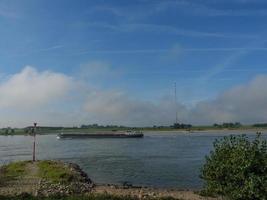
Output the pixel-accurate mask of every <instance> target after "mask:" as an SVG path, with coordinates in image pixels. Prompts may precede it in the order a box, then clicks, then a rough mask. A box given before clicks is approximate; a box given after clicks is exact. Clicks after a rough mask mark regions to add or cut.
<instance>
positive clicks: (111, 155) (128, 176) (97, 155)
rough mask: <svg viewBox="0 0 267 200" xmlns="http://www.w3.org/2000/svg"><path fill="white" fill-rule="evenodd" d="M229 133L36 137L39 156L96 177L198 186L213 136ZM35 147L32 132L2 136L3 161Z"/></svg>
mask: <svg viewBox="0 0 267 200" xmlns="http://www.w3.org/2000/svg"><path fill="white" fill-rule="evenodd" d="M225 135H229V133H223V132H222V133H203V132H202V133H190V134H188V133H179V134H177V133H175V132H161V133H153V132H150V133H146V134H145V137H144V138H131V139H129V138H128V139H92V138H91V139H74V140H68V139H66V140H57V139H56V135H43V136H38V137H37V158H38V159H59V160H64V161H69V162H75V163H78V164H79V165H80V166H81V167H82V168H83V169H84V170H85V171H86V172H87V173H88V174H89V176H90V177H91V178H92V179H93V181H95V182H97V183H123V182H125V181H127V182H130V183H132V184H135V185H146V186H154V187H178V188H183V189H185V188H199V187H201V184H202V183H201V180H200V179H199V169H200V167H201V165H202V164H203V161H204V157H205V155H207V154H208V153H209V151H210V150H211V149H212V143H213V141H214V140H215V139H216V138H221V137H223V136H225ZM248 135H249V137H254V134H252V133H248ZM263 137H264V138H265V139H267V135H266V133H264V135H263ZM31 151H32V138H31V137H29V136H0V164H4V163H8V162H10V161H13V160H28V159H31Z"/></svg>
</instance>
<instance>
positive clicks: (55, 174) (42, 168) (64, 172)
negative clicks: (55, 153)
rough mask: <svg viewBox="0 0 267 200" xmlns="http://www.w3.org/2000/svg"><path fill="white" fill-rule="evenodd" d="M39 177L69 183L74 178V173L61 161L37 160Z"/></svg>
mask: <svg viewBox="0 0 267 200" xmlns="http://www.w3.org/2000/svg"><path fill="white" fill-rule="evenodd" d="M37 165H38V167H39V176H40V178H43V179H46V180H48V181H51V182H56V183H58V182H60V183H69V182H71V181H72V180H73V179H74V178H75V174H74V173H73V172H71V171H70V170H69V169H68V168H67V167H66V166H64V165H63V164H62V163H58V162H55V161H48V160H47V161H39V162H38V163H37Z"/></svg>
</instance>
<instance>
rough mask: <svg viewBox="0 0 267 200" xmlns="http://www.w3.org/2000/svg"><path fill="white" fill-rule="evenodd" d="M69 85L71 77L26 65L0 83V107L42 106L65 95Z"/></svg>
mask: <svg viewBox="0 0 267 200" xmlns="http://www.w3.org/2000/svg"><path fill="white" fill-rule="evenodd" d="M71 86H72V78H71V77H68V76H66V75H64V74H61V73H55V72H50V71H44V72H38V71H37V70H36V69H35V68H33V67H29V66H27V67H25V68H24V69H23V70H22V71H21V72H19V73H17V74H14V75H11V76H10V77H8V78H7V80H5V81H2V83H0V94H1V96H0V109H1V108H12V109H26V110H27V109H32V108H34V107H38V106H43V105H45V104H48V103H51V102H52V101H54V100H57V99H59V98H61V97H63V96H64V95H66V94H67V92H68V91H69V90H70V88H71Z"/></svg>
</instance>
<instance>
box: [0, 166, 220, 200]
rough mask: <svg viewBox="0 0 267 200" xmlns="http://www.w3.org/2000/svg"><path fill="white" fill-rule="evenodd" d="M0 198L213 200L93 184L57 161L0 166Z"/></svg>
mask: <svg viewBox="0 0 267 200" xmlns="http://www.w3.org/2000/svg"><path fill="white" fill-rule="evenodd" d="M0 180H1V181H0V195H21V194H26V193H27V194H31V195H34V196H38V197H39V196H70V195H76V194H77V195H92V194H93V195H99V194H100V195H101V194H109V195H115V196H131V197H134V198H135V199H159V198H166V197H172V198H174V199H180V200H181V199H182V200H215V199H214V198H209V197H202V196H200V195H198V194H197V193H195V192H194V191H190V190H184V191H181V190H176V189H158V188H149V187H137V186H133V185H131V184H129V183H125V184H123V185H109V184H106V185H104V184H102V185H99V184H94V183H93V182H92V180H91V179H90V178H89V177H88V175H87V174H86V173H85V172H84V171H83V170H82V169H81V168H80V167H79V166H78V165H77V164H73V163H63V162H59V161H37V162H31V161H25V162H19V163H18V164H16V163H15V164H10V165H7V166H2V167H0Z"/></svg>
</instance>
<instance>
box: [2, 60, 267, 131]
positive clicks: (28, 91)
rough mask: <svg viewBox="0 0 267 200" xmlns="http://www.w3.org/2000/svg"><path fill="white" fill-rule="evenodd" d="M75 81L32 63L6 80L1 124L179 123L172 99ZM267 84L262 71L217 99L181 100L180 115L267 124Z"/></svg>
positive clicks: (200, 119) (183, 119) (203, 120)
mask: <svg viewBox="0 0 267 200" xmlns="http://www.w3.org/2000/svg"><path fill="white" fill-rule="evenodd" d="M90 66H92V65H90ZM95 66H98V65H95ZM100 66H102V65H100ZM104 69H106V67H104ZM107 69H108V68H107ZM96 71H98V70H96ZM104 71H106V70H104ZM97 73H98V72H97ZM101 73H102V71H101ZM107 73H109V70H107ZM73 80H74V78H73V77H69V76H67V75H65V74H62V73H55V72H51V71H37V70H36V69H34V68H32V67H25V68H24V69H23V70H22V71H21V72H19V73H17V74H13V75H11V76H9V77H7V78H6V79H5V80H2V82H1V83H0V94H1V96H0V111H1V113H0V123H1V124H0V126H2V127H3V126H19V127H23V126H27V125H29V124H31V123H32V122H33V121H37V122H39V123H40V124H41V125H54V126H58V125H59V126H63V125H65V126H73V125H80V124H90V123H99V124H117V125H128V126H151V125H170V124H172V123H173V122H174V121H175V106H174V100H173V97H165V98H162V99H161V100H155V101H146V100H143V99H141V98H138V97H137V96H136V95H135V94H133V93H131V94H127V93H125V92H123V91H118V90H103V89H93V88H94V87H92V86H91V85H89V86H88V85H86V84H84V85H83V87H79V83H78V84H77V81H73ZM266 85H267V75H260V76H257V77H255V78H254V79H253V80H252V81H250V82H248V83H246V84H242V85H240V86H236V87H233V88H231V89H229V90H227V91H225V92H223V93H221V94H220V95H218V96H217V97H216V98H215V99H214V100H205V101H201V102H197V103H196V104H195V106H192V107H190V108H188V107H186V106H185V105H183V104H181V103H178V106H177V110H178V119H179V120H180V122H183V123H193V124H212V123H222V122H236V121H238V122H241V123H256V122H267V101H266V99H267V88H266ZM76 86H77V87H76ZM72 88H76V89H77V88H78V89H77V90H72ZM74 93H75V94H74ZM70 94H72V95H70ZM69 96H72V98H69Z"/></svg>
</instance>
